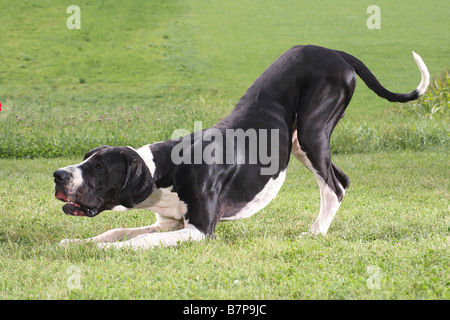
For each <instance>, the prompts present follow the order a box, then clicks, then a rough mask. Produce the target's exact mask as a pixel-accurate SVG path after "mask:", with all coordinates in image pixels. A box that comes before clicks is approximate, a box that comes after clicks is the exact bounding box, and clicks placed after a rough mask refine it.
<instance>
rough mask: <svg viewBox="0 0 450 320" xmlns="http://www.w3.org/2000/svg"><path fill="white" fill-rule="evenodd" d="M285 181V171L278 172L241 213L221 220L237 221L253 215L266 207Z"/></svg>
mask: <svg viewBox="0 0 450 320" xmlns="http://www.w3.org/2000/svg"><path fill="white" fill-rule="evenodd" d="M285 179H286V169H285V170H284V171H282V172H280V174H279V175H278V177H277V178H276V179H273V178H271V179H270V180H269V181H268V182H267V184H266V185H265V186H264V188H263V189H262V190H261V191H260V192H259V193H258V194H257V195H256V196H255V198H254V199H253V200H252V201H250V202H249V203H247V204H246V205H245V207H244V208H242V209H241V211H239V212H238V213H236V214H235V215H234V216H232V217H226V218H222V219H221V220H224V221H226V220H239V219H244V218H248V217H250V216H252V215H254V214H255V213H256V212H258V211H259V210H261V209H263V208H264V207H265V206H267V205H268V204H269V202H270V201H272V200H273V199H274V198H275V197H276V196H277V194H278V191H280V189H281V186H282V185H283V182H284V180H285Z"/></svg>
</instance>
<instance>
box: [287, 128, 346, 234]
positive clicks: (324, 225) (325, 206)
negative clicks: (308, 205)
mask: <svg viewBox="0 0 450 320" xmlns="http://www.w3.org/2000/svg"><path fill="white" fill-rule="evenodd" d="M291 152H292V154H293V155H294V156H295V157H296V158H297V159H298V160H300V162H301V163H303V165H304V166H305V167H306V168H308V169H309V170H310V171H311V172H312V173H314V176H315V177H316V180H317V184H318V185H319V189H320V211H319V216H318V217H317V220H316V221H315V222H314V224H313V225H312V226H311V232H312V233H313V234H319V233H321V234H326V233H327V231H328V228H329V227H330V224H331V221H333V218H334V215H335V214H336V212H337V211H338V209H339V206H340V204H341V203H340V202H339V200H338V197H337V195H336V194H335V193H334V191H333V190H332V189H331V188H330V187H329V186H328V185H327V184H326V183H325V181H324V180H323V179H322V177H321V176H320V175H319V174H318V173H317V170H315V169H314V167H313V165H312V163H311V161H310V160H309V159H308V156H307V155H306V153H305V152H304V151H303V150H302V148H301V146H300V143H299V142H298V137H297V124H296V123H294V129H293V134H292V151H291ZM339 186H340V188H341V189H342V192H343V193H344V194H345V189H344V188H343V187H342V185H341V184H339Z"/></svg>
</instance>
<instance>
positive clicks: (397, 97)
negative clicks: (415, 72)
mask: <svg viewBox="0 0 450 320" xmlns="http://www.w3.org/2000/svg"><path fill="white" fill-rule="evenodd" d="M336 52H337V53H339V54H340V55H341V57H342V58H344V60H345V61H347V63H349V64H350V65H351V66H352V67H353V69H355V72H356V73H357V74H358V76H359V77H360V78H361V79H362V80H363V81H364V82H365V83H366V85H367V86H368V87H369V89H371V90H372V91H373V92H375V93H376V94H377V95H379V96H380V97H382V98H385V99H387V100H389V101H392V102H406V101H410V100H415V99H417V98H418V97H420V96H421V95H423V94H424V93H425V91H426V90H427V88H428V85H429V84H430V73H429V72H428V69H427V66H426V65H425V63H424V62H423V60H422V58H421V57H420V56H419V55H418V54H417V53H415V52H414V51H413V52H412V53H413V56H414V60H415V61H416V63H417V66H418V67H419V70H420V73H421V74H422V80H421V81H420V83H419V86H418V87H417V88H416V90H414V91H412V92H410V93H395V92H391V91H389V90H387V89H386V88H385V87H383V86H382V85H381V83H380V82H379V81H378V80H377V78H376V77H375V76H374V74H373V73H372V72H371V71H370V70H369V68H367V67H366V65H365V64H364V63H362V61H360V60H359V59H357V58H355V57H354V56H352V55H350V54H348V53H345V52H343V51H336Z"/></svg>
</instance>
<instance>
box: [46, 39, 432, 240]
mask: <svg viewBox="0 0 450 320" xmlns="http://www.w3.org/2000/svg"><path fill="white" fill-rule="evenodd" d="M413 57H414V60H415V62H416V64H417V66H418V68H419V70H420V73H421V81H420V84H419V85H418V87H417V88H416V89H415V90H414V91H412V92H410V93H405V94H400V93H394V92H391V91H389V90H387V89H385V88H384V87H383V86H382V85H381V84H380V83H379V81H378V80H377V79H376V77H375V76H374V75H373V74H372V72H371V71H370V70H369V69H368V68H367V67H366V66H365V65H364V63H363V62H361V61H360V60H358V59H357V58H355V57H354V56H352V55H350V54H347V53H345V52H342V51H337V50H332V49H327V48H323V47H319V46H313V45H306V46H295V47H292V48H291V49H289V50H288V51H286V52H285V53H283V54H282V55H281V56H280V57H278V58H277V59H276V60H275V61H274V62H273V63H272V64H271V65H270V66H269V67H268V68H267V69H266V70H265V71H264V72H263V73H262V74H261V75H260V76H259V77H258V78H257V79H256V80H255V82H254V83H253V84H252V85H251V86H250V88H249V89H248V90H247V91H246V92H245V93H244V95H243V96H242V98H241V99H240V100H239V102H238V103H237V105H236V106H235V108H234V109H233V110H232V112H231V113H230V114H229V115H228V116H227V117H225V118H224V119H222V120H221V121H220V122H218V123H217V124H216V125H215V126H213V127H212V128H209V129H205V130H198V131H195V132H194V133H191V134H187V135H185V136H184V137H182V138H174V139H171V140H167V141H163V142H159V143H154V144H149V145H145V146H143V147H140V148H138V149H134V148H132V147H124V146H122V147H113V146H101V147H98V148H95V149H93V150H91V151H89V152H88V153H87V154H86V155H85V156H84V160H83V161H82V162H81V163H79V164H77V165H70V166H67V167H64V168H61V169H58V170H56V171H55V172H54V181H55V197H56V198H57V199H59V200H62V201H63V202H65V203H66V204H65V205H64V206H63V208H62V209H63V211H64V212H65V213H66V214H68V215H73V216H88V217H94V216H96V215H98V214H99V213H100V212H102V211H104V210H112V211H126V210H131V209H149V210H152V211H154V212H155V214H156V218H157V220H156V223H154V224H152V225H150V226H145V227H140V228H121V229H113V230H109V231H107V232H105V233H103V234H101V235H98V236H96V237H93V238H90V239H86V240H77V239H74V240H68V239H65V240H63V241H62V242H61V244H62V245H67V244H68V243H71V242H76V241H93V242H95V243H96V244H97V245H98V246H99V247H101V248H108V247H117V248H121V247H131V248H150V247H155V246H173V245H177V243H179V242H182V241H187V240H193V241H198V240H202V239H205V238H207V237H211V236H213V234H214V230H215V227H216V225H217V223H218V222H219V221H222V220H237V219H243V218H246V217H249V216H251V215H253V214H255V213H256V212H258V211H259V210H261V209H263V208H264V207H265V206H266V205H267V204H268V203H269V202H270V201H271V200H272V199H274V198H275V196H276V195H277V193H278V191H279V190H280V188H281V186H282V185H283V182H284V180H285V178H286V169H287V167H288V163H289V159H290V155H291V153H292V154H293V155H294V156H295V157H296V158H297V159H298V160H300V161H301V163H302V164H303V165H304V166H306V168H308V169H309V170H310V171H311V172H312V173H313V174H314V176H315V178H316V180H317V183H318V185H319V189H320V212H319V215H318V218H317V220H316V221H315V222H314V224H313V225H312V227H311V229H310V233H311V234H314V235H316V234H324V235H325V234H326V233H327V231H328V228H329V226H330V223H331V221H332V220H333V217H334V215H335V214H336V212H337V210H338V209H339V206H340V204H341V202H342V200H343V198H344V195H345V191H346V190H347V188H348V186H349V183H350V181H349V178H348V177H347V176H346V175H345V173H344V172H342V170H340V169H339V168H338V167H337V166H336V165H335V164H334V163H333V162H332V161H331V153H330V136H331V133H332V132H333V129H334V128H335V126H336V124H337V123H338V121H339V120H340V119H341V118H342V117H343V116H344V112H345V109H346V107H347V105H348V104H349V102H350V99H351V98H352V95H353V92H354V89H355V86H356V75H358V76H359V77H360V78H361V79H362V80H363V81H364V82H365V84H366V85H367V86H368V87H369V88H370V89H371V90H372V91H374V92H375V93H376V94H377V95H378V96H380V97H381V98H384V99H387V100H389V101H395V102H406V101H410V100H414V99H417V98H418V97H419V96H421V95H422V94H424V92H425V91H426V89H427V87H428V85H429V81H430V75H429V72H428V70H427V67H426V65H425V63H424V62H423V60H422V58H421V57H420V56H419V55H418V54H416V53H415V52H413ZM269 133H270V135H269ZM230 136H231V137H230ZM236 141H238V143H236ZM263 151H264V152H263ZM269 154H270V157H271V158H270V157H269ZM269 160H271V161H269ZM269 162H270V163H269ZM123 239H126V240H125V241H120V240H123Z"/></svg>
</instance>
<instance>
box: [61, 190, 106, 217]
mask: <svg viewBox="0 0 450 320" xmlns="http://www.w3.org/2000/svg"><path fill="white" fill-rule="evenodd" d="M55 197H56V199H59V200H61V201H63V202H65V203H66V204H65V205H64V206H63V207H62V209H63V211H64V213H65V214H67V215H71V216H78V217H82V216H88V217H95V216H96V215H97V214H99V212H98V210H97V209H95V208H93V209H91V208H87V207H84V206H82V205H81V204H78V203H76V202H74V201H72V200H71V199H69V198H68V197H67V196H66V195H65V194H64V193H62V192H61V191H60V190H56V192H55Z"/></svg>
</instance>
